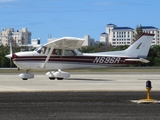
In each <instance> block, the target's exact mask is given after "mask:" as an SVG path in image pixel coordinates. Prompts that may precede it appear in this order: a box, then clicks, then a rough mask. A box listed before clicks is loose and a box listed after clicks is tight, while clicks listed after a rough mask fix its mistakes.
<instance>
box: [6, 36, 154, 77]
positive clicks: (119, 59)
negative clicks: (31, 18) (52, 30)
mask: <svg viewBox="0 0 160 120" xmlns="http://www.w3.org/2000/svg"><path fill="white" fill-rule="evenodd" d="M153 36H154V34H149V33H143V34H142V35H141V36H140V37H139V39H137V40H136V41H135V42H134V43H133V44H132V45H131V46H130V47H128V48H127V49H126V50H123V51H111V52H98V53H81V52H79V51H78V50H76V49H77V48H80V47H81V46H82V44H83V42H84V39H80V38H74V37H63V38H60V39H57V40H54V41H51V42H49V43H47V44H44V45H43V46H40V47H38V48H36V49H35V50H34V51H29V52H17V53H14V54H12V52H11V54H9V55H6V57H8V58H11V59H12V60H13V61H14V64H15V65H16V66H17V67H18V68H19V69H24V70H26V72H25V73H21V74H20V75H19V76H20V77H21V78H22V79H23V80H27V79H30V78H34V74H31V73H29V71H30V70H45V71H48V72H47V73H46V75H47V76H48V77H49V79H51V80H52V79H55V78H57V79H58V80H62V79H66V78H69V77H70V74H69V73H68V72H64V71H61V70H64V69H73V68H93V67H96V68H98V67H107V66H123V65H126V64H137V63H141V62H142V63H148V62H149V61H148V60H146V59H145V58H146V57H147V55H148V51H149V48H150V46H151V43H152V39H153ZM52 70H56V71H52Z"/></svg>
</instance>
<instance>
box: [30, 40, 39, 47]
mask: <svg viewBox="0 0 160 120" xmlns="http://www.w3.org/2000/svg"><path fill="white" fill-rule="evenodd" d="M40 44H41V42H40V38H37V39H32V46H33V47H37V46H39V45H40Z"/></svg>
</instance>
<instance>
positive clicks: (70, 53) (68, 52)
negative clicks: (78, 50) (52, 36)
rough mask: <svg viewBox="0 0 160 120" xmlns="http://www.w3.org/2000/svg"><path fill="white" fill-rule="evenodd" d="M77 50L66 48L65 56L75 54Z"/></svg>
mask: <svg viewBox="0 0 160 120" xmlns="http://www.w3.org/2000/svg"><path fill="white" fill-rule="evenodd" d="M75 55H76V54H75V52H74V51H73V50H65V52H64V56H75Z"/></svg>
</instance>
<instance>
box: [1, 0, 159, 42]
mask: <svg viewBox="0 0 160 120" xmlns="http://www.w3.org/2000/svg"><path fill="white" fill-rule="evenodd" d="M110 23H112V24H115V25H117V26H118V27H131V28H133V29H135V28H136V26H137V25H142V26H154V27H157V28H158V29H160V0H0V27H1V29H2V28H6V29H7V28H14V30H15V31H16V30H20V29H22V28H28V31H30V32H31V33H32V36H31V39H36V38H40V39H41V44H45V43H46V42H47V39H48V36H49V35H52V38H60V37H64V36H67V37H69V36H70V37H79V38H83V37H84V35H90V37H91V38H94V39H95V40H96V41H99V39H100V34H101V33H103V32H105V31H106V25H107V24H110ZM0 31H1V30H0Z"/></svg>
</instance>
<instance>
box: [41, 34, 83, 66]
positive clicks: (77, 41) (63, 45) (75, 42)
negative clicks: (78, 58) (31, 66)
mask: <svg viewBox="0 0 160 120" xmlns="http://www.w3.org/2000/svg"><path fill="white" fill-rule="evenodd" d="M83 43H84V39H82V38H75V37H63V38H59V39H56V40H53V41H51V42H49V43H47V44H45V45H44V47H47V48H51V49H50V51H49V54H48V55H47V58H46V60H45V62H44V64H43V65H42V68H44V67H45V66H46V64H47V62H48V60H49V58H50V56H51V54H52V51H53V49H62V51H63V53H62V54H64V50H65V49H70V50H72V49H77V48H80V47H81V46H82V44H83Z"/></svg>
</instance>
